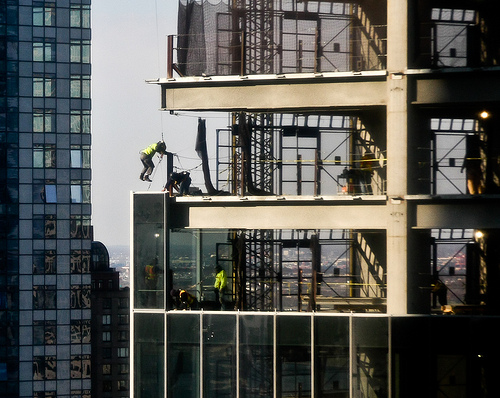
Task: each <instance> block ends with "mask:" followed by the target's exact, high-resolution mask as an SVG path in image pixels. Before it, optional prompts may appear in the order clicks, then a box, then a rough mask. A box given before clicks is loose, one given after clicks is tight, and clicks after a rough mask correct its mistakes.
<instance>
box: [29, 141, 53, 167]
mask: <svg viewBox="0 0 500 398" xmlns="http://www.w3.org/2000/svg"><path fill="white" fill-rule="evenodd" d="M33 167H36V168H42V167H45V168H54V167H56V146H55V145H51V144H44V145H41V144H35V145H34V146H33Z"/></svg>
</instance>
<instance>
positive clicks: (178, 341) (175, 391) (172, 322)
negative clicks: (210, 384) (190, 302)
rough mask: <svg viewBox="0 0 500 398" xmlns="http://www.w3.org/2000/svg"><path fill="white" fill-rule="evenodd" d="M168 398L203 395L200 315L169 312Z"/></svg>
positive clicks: (195, 397)
mask: <svg viewBox="0 0 500 398" xmlns="http://www.w3.org/2000/svg"><path fill="white" fill-rule="evenodd" d="M167 329H168V332H167V333H168V378H167V386H168V397H171V398H175V397H180V396H182V397H183V398H197V397H199V396H200V333H199V330H200V316H199V315H191V314H169V315H168V318H167Z"/></svg>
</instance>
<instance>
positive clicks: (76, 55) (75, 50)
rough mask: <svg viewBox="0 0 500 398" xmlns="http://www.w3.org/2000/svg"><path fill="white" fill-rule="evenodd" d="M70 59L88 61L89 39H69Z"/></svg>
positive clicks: (72, 60)
mask: <svg viewBox="0 0 500 398" xmlns="http://www.w3.org/2000/svg"><path fill="white" fill-rule="evenodd" d="M70 61H71V62H81V63H86V64H88V63H90V40H71V47H70Z"/></svg>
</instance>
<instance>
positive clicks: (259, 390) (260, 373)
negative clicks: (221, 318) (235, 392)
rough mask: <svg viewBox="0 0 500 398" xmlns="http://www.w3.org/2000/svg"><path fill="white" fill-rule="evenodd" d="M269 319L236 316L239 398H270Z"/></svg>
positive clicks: (271, 325) (271, 377) (270, 334)
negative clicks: (238, 317)
mask: <svg viewBox="0 0 500 398" xmlns="http://www.w3.org/2000/svg"><path fill="white" fill-rule="evenodd" d="M273 329H274V328H273V317H272V316H253V315H244V316H241V317H240V332H239V333H240V337H239V344H240V397H245V398H251V397H255V398H257V397H272V396H273V382H274V365H273V341H274V338H273Z"/></svg>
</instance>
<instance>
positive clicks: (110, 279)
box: [91, 242, 130, 398]
mask: <svg viewBox="0 0 500 398" xmlns="http://www.w3.org/2000/svg"><path fill="white" fill-rule="evenodd" d="M91 297H92V323H91V327H92V333H91V335H92V372H91V374H92V397H94V398H98V397H99V398H100V397H102V398H106V397H128V396H129V395H130V393H129V378H130V372H129V360H130V358H129V340H130V338H129V329H130V325H129V316H130V303H129V297H130V290H129V288H128V287H127V288H120V273H119V272H118V271H117V270H116V269H114V268H110V266H109V254H108V250H107V249H106V247H105V246H104V245H103V244H102V243H101V242H92V296H91Z"/></svg>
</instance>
